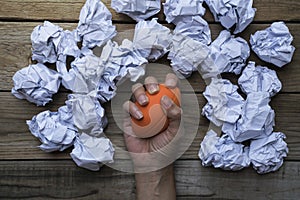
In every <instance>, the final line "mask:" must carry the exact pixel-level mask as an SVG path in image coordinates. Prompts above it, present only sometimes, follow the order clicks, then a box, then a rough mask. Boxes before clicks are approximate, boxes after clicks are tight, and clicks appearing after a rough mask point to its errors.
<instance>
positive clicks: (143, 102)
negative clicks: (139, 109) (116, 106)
mask: <svg viewBox="0 0 300 200" xmlns="http://www.w3.org/2000/svg"><path fill="white" fill-rule="evenodd" d="M137 100H138V102H139V104H140V105H142V106H143V105H146V103H147V102H148V97H147V96H146V95H144V94H141V95H140V96H139V97H138V99H137Z"/></svg>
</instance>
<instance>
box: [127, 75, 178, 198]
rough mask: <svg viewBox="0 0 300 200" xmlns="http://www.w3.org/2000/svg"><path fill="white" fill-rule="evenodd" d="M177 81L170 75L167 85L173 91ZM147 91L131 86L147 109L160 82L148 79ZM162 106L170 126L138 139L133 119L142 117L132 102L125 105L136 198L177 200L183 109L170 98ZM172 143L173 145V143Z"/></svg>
mask: <svg viewBox="0 0 300 200" xmlns="http://www.w3.org/2000/svg"><path fill="white" fill-rule="evenodd" d="M177 83H178V78H177V76H176V75H175V74H171V73H170V74H167V76H166V80H165V86H166V87H168V88H170V89H174V88H176V87H177ZM145 87H146V91H145V88H144V87H143V85H142V84H140V83H137V84H135V85H134V86H133V87H132V93H133V96H134V99H135V100H136V101H137V102H138V103H139V104H140V105H141V106H146V105H147V104H148V102H149V99H148V98H147V96H146V95H145V93H146V92H148V93H149V94H150V95H151V94H155V93H157V92H159V91H158V89H159V87H158V81H157V80H156V79H155V78H154V77H151V76H150V77H147V78H146V79H145ZM160 102H161V107H162V109H163V111H164V112H165V113H166V115H167V118H168V120H169V124H168V127H167V128H166V129H165V130H164V131H162V132H160V133H158V134H157V135H155V136H153V137H150V138H138V137H136V136H135V133H134V132H133V129H132V125H131V123H132V120H131V117H130V115H131V116H132V117H134V118H135V119H142V118H143V114H142V113H141V111H140V110H139V109H138V107H137V106H136V105H135V104H134V103H133V102H131V101H126V102H125V103H124V105H123V108H124V110H125V111H126V113H127V115H126V117H125V119H124V123H123V128H124V138H125V143H126V146H127V149H128V151H129V152H130V153H131V157H132V159H133V163H134V168H135V172H139V174H136V175H135V179H136V189H137V199H138V200H139V199H166V200H173V199H175V198H176V191H175V179H174V173H173V165H172V162H173V161H175V160H176V158H177V157H176V156H177V154H176V152H177V150H178V149H179V148H178V147H179V146H180V145H178V143H180V138H181V137H182V136H183V131H182V129H181V127H180V123H181V114H182V110H181V108H180V107H178V106H177V105H176V104H175V103H174V102H173V101H172V100H171V99H170V98H169V97H167V96H163V97H162V98H161V101H160ZM171 141H172V142H171ZM171 143H172V144H171Z"/></svg>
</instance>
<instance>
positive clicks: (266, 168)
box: [249, 132, 288, 174]
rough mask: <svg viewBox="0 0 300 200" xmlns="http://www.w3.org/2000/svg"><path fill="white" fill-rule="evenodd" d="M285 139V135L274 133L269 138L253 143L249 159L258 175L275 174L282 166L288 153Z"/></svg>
mask: <svg viewBox="0 0 300 200" xmlns="http://www.w3.org/2000/svg"><path fill="white" fill-rule="evenodd" d="M285 138H286V136H285V135H284V134H283V133H281V132H273V133H272V134H270V135H269V137H264V138H261V139H258V140H252V141H251V143H250V151H249V157H250V159H251V163H252V165H253V168H254V169H255V170H256V171H257V173H259V174H265V173H269V172H273V171H276V170H278V169H279V168H280V167H281V166H282V164H283V159H284V158H285V157H286V156H287V153H288V147H287V144H286V142H285V141H284V139H285Z"/></svg>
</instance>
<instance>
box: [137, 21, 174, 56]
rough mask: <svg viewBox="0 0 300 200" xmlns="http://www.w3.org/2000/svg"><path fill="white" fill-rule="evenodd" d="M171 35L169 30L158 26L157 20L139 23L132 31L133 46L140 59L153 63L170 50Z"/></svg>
mask: <svg viewBox="0 0 300 200" xmlns="http://www.w3.org/2000/svg"><path fill="white" fill-rule="evenodd" d="M171 42H172V34H171V31H170V29H169V28H167V27H165V26H163V25H161V24H159V23H158V22H157V18H154V19H152V20H151V21H144V20H142V21H139V22H138V23H137V24H136V26H135V30H134V37H133V46H134V48H135V49H136V51H137V52H139V54H141V56H142V57H144V58H146V59H148V60H151V61H155V60H157V59H158V58H160V57H162V56H163V55H165V54H166V53H167V52H168V51H169V48H170V44H171Z"/></svg>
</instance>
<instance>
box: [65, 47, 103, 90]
mask: <svg viewBox="0 0 300 200" xmlns="http://www.w3.org/2000/svg"><path fill="white" fill-rule="evenodd" d="M104 70H105V66H104V65H103V64H102V61H101V59H100V57H97V56H95V55H94V54H93V53H92V52H90V53H88V54H85V55H82V56H81V57H77V58H76V59H75V60H74V61H73V62H72V63H71V69H70V70H69V72H68V73H67V74H65V75H64V76H63V77H62V78H63V85H64V86H65V87H66V88H68V89H70V90H72V91H73V92H75V93H81V94H88V93H90V92H92V91H94V90H96V89H97V87H98V85H99V81H100V79H101V76H102V74H103V72H104Z"/></svg>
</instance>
